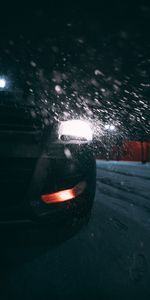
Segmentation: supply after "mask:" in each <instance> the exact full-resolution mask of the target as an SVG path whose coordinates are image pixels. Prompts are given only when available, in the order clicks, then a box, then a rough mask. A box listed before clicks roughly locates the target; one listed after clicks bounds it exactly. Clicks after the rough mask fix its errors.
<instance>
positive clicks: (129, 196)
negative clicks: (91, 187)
mask: <svg viewBox="0 0 150 300" xmlns="http://www.w3.org/2000/svg"><path fill="white" fill-rule="evenodd" d="M96 201H100V202H102V203H103V204H104V205H106V206H109V207H110V208H111V209H113V210H115V211H117V212H118V211H119V212H120V213H121V214H123V215H125V216H127V217H128V218H130V219H133V220H134V221H136V222H138V223H140V224H141V225H143V226H146V227H147V228H149V229H150V163H146V164H142V163H140V162H118V161H97V192H96Z"/></svg>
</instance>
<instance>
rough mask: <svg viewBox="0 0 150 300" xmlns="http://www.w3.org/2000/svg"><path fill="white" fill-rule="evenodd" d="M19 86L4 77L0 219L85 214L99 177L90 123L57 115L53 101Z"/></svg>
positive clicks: (0, 88) (57, 219)
mask: <svg viewBox="0 0 150 300" xmlns="http://www.w3.org/2000/svg"><path fill="white" fill-rule="evenodd" d="M13 84H14V86H13ZM18 86H19V85H18ZM17 88H18V90H17ZM17 88H16V85H15V80H14V82H13V83H12V82H11V80H10V79H9V78H8V76H7V77H5V76H1V78H0V222H1V223H5V222H7V223H8V222H11V223H12V222H15V223H16V222H20V221H21V222H23V221H24V222H28V223H29V222H31V223H37V224H43V223H47V222H50V223H62V221H63V222H64V221H65V220H70V221H71V222H74V219H77V220H80V219H84V218H85V219H86V218H87V217H88V216H89V214H90V211H91V208H92V204H93V199H94V194H95V182H96V166H95V159H94V156H93V153H92V150H91V143H92V128H91V124H90V123H88V120H86V119H81V117H80V115H79V119H78V118H77V117H75V118H70V117H64V118H63V119H61V118H62V112H60V115H59V112H58V111H57V118H56V111H55V113H53V111H52V104H51V103H50V102H48V103H47V102H46V104H44V103H43V102H42V101H41V100H40V99H38V100H37V101H33V99H32V100H31V97H30V95H27V94H25V96H23V95H24V90H23V89H20V91H21V92H20V93H19V87H17ZM15 89H16V90H17V91H18V93H15V92H16V91H15ZM58 107H59V105H58ZM74 115H75V116H77V111H76V112H74Z"/></svg>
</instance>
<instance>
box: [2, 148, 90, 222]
mask: <svg viewBox="0 0 150 300" xmlns="http://www.w3.org/2000/svg"><path fill="white" fill-rule="evenodd" d="M66 149H67V151H70V157H68V156H67V157H66V153H69V152H66ZM85 153H86V155H85ZM67 155H68V154H67ZM12 160H13V158H12ZM20 162H21V160H20ZM88 164H89V149H88V145H83V146H80V145H70V146H69V145H68V146H67V147H66V145H60V144H58V145H53V147H51V148H49V151H47V152H46V153H42V154H41V155H40V156H39V158H37V162H36V165H35V168H34V171H33V175H32V177H31V180H30V183H29V186H28V187H27V190H26V193H25V194H24V195H20V202H18V203H17V204H15V205H8V206H5V207H4V208H3V209H2V210H1V214H0V225H1V226H5V225H8V226H9V225H10V224H11V226H14V227H15V226H16V225H17V224H18V223H19V224H20V225H21V224H22V226H27V227H28V226H31V227H32V226H33V227H34V226H35V225H36V226H37V225H40V226H41V224H42V223H43V224H44V223H45V222H47V221H48V222H50V223H51V224H53V223H59V222H61V221H63V220H64V219H67V218H69V217H70V216H72V214H73V212H74V210H77V209H80V208H81V206H82V202H84V197H85V194H86V192H87V190H86V191H85V193H83V194H82V195H80V196H79V197H77V198H75V199H72V200H70V201H67V202H63V203H57V204H45V203H43V201H42V200H41V195H43V194H47V193H54V192H57V191H59V190H62V189H68V188H72V187H73V186H75V185H76V184H78V183H79V182H80V181H82V180H85V181H86V182H87V185H89V180H90V179H89V176H90V174H88ZM8 189H9V186H8ZM14 197H15V195H14ZM2 200H3V201H5V199H2ZM2 200H1V201H2Z"/></svg>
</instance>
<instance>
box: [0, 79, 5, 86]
mask: <svg viewBox="0 0 150 300" xmlns="http://www.w3.org/2000/svg"><path fill="white" fill-rule="evenodd" d="M5 87H6V80H5V79H4V78H0V88H1V89H4V88H5Z"/></svg>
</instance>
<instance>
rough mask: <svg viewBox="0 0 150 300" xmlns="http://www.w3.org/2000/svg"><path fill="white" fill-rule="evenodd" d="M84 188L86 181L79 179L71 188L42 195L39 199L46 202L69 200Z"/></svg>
mask: <svg viewBox="0 0 150 300" xmlns="http://www.w3.org/2000/svg"><path fill="white" fill-rule="evenodd" d="M85 188H86V182H85V181H81V182H80V183H78V184H77V185H76V186H75V187H73V188H71V189H67V190H62V191H59V192H56V193H52V194H46V195H42V196H41V200H42V201H43V202H45V203H46V204H51V203H60V202H65V201H69V200H72V199H74V198H76V197H78V196H79V195H80V194H82V193H83V191H84V190H85Z"/></svg>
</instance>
